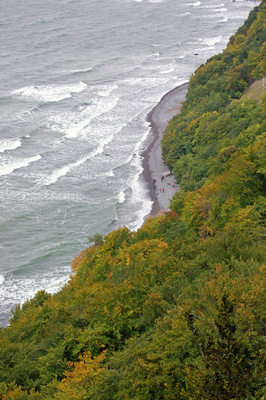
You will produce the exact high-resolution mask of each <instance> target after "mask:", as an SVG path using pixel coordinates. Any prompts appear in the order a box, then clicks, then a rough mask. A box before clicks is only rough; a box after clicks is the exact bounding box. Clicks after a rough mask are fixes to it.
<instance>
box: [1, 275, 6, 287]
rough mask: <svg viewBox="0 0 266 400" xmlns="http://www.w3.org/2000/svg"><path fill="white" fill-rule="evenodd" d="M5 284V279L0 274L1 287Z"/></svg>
mask: <svg viewBox="0 0 266 400" xmlns="http://www.w3.org/2000/svg"><path fill="white" fill-rule="evenodd" d="M4 282H5V277H4V275H2V274H0V285H2V284H3V283H4Z"/></svg>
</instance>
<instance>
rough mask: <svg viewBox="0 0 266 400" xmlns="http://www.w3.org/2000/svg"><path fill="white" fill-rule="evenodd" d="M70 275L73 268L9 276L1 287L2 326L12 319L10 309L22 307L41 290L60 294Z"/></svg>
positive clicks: (0, 321)
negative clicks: (18, 305)
mask: <svg viewBox="0 0 266 400" xmlns="http://www.w3.org/2000/svg"><path fill="white" fill-rule="evenodd" d="M70 273H71V267H70V266H65V267H59V268H58V267H57V268H54V269H52V270H50V271H48V272H45V273H42V274H40V273H39V274H38V273H37V274H34V275H31V276H15V275H12V274H8V276H6V279H4V281H3V282H2V284H1V286H0V297H1V304H0V314H1V318H0V323H1V325H2V326H3V325H5V324H6V323H7V319H8V318H10V317H11V313H10V311H9V310H10V308H15V306H16V305H17V304H20V305H22V304H23V303H24V302H25V301H27V300H28V299H31V298H33V297H34V296H35V294H36V293H37V292H38V291H39V290H46V292H48V293H51V294H54V293H56V292H58V290H60V289H61V288H62V286H63V285H65V284H66V283H67V282H68V280H69V275H70ZM1 276H2V275H0V277H1Z"/></svg>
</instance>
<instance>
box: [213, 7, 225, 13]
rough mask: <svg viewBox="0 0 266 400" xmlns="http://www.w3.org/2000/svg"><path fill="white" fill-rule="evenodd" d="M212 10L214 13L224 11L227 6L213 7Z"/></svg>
mask: <svg viewBox="0 0 266 400" xmlns="http://www.w3.org/2000/svg"><path fill="white" fill-rule="evenodd" d="M212 11H213V12H216V13H218V12H226V11H227V8H216V9H213V10H212Z"/></svg>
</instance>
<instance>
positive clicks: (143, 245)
mask: <svg viewBox="0 0 266 400" xmlns="http://www.w3.org/2000/svg"><path fill="white" fill-rule="evenodd" d="M265 17H266V0H264V1H262V2H261V3H260V4H259V5H258V6H257V7H256V8H255V9H254V10H253V11H252V12H251V13H250V16H249V18H248V20H247V21H246V22H245V24H244V25H243V26H242V27H241V28H239V30H238V32H237V33H236V35H234V36H233V37H231V39H230V42H229V44H228V46H227V48H226V50H225V51H224V52H223V53H222V54H219V55H217V56H215V57H212V58H211V59H210V60H209V61H208V62H207V63H206V65H202V66H201V67H200V68H199V69H198V70H197V71H196V72H195V74H194V75H193V76H192V77H191V80H190V83H189V91H188V94H187V100H186V102H185V103H184V104H183V107H182V111H181V113H180V114H178V115H176V116H175V117H174V118H173V119H172V120H171V121H170V123H169V126H168V127H167V130H166V132H165V136H164V139H163V143H162V147H163V153H164V159H165V161H166V163H167V165H168V166H169V168H170V169H171V170H173V171H174V173H175V176H176V179H177V181H178V182H180V184H181V191H180V192H179V193H177V194H176V195H175V196H174V198H173V200H172V202H171V210H172V211H171V212H168V213H166V214H165V215H163V216H161V217H158V218H150V219H149V220H148V221H147V222H146V223H145V225H144V226H143V227H142V228H141V229H139V230H138V231H137V232H131V231H129V230H128V229H127V228H125V227H123V228H120V229H118V230H116V231H113V232H111V233H110V234H109V235H107V236H106V237H105V238H104V240H103V241H101V240H99V239H101V238H100V237H97V241H96V244H95V245H94V246H92V247H90V248H89V249H86V250H84V251H83V252H82V253H81V254H79V255H78V256H77V257H76V258H75V259H74V261H73V275H72V276H71V279H70V281H69V284H67V285H66V286H65V287H64V288H63V289H62V290H61V291H60V292H59V293H58V294H56V295H53V296H52V295H49V294H47V293H45V292H44V291H40V292H39V293H37V294H36V296H35V297H34V298H33V299H32V300H29V301H28V302H26V303H25V304H24V305H23V306H21V307H20V306H18V307H17V308H16V309H15V310H14V311H13V317H12V318H11V320H10V325H9V326H8V327H7V328H5V329H2V330H1V331H0V398H2V399H3V400H28V399H29V400H30V399H36V400H39V399H40V400H42V399H45V400H52V399H53V400H63V399H64V400H65V399H66V400H70V399H74V400H90V399H92V400H112V399H113V400H122V399H136V400H176V399H182V400H196V399H198V400H204V399H205V400H211V399H214V400H216V399H217V400H220V399H224V400H229V399H230V400H233V399H237V400H241V399H243V400H244V399H246V400H252V399H260V400H262V399H265V398H266V385H265V370H266V365H265V356H266V354H265V334H266V313H265V287H266V284H265V274H266V268H265V264H264V263H265V249H266V246H265V233H266V232H265V216H266V204H265V192H266V152H265V132H266V123H265V110H266V95H265V91H264V80H263V79H264V76H265V74H266V26H265V25H266V23H265V20H266V18H265ZM254 82H255V86H254V85H252V84H253V83H254ZM98 242H99V244H98Z"/></svg>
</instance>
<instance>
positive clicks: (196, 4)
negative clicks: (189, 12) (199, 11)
mask: <svg viewBox="0 0 266 400" xmlns="http://www.w3.org/2000/svg"><path fill="white" fill-rule="evenodd" d="M188 5H189V6H192V7H198V6H200V5H201V1H196V2H195V3H189V4H188Z"/></svg>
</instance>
